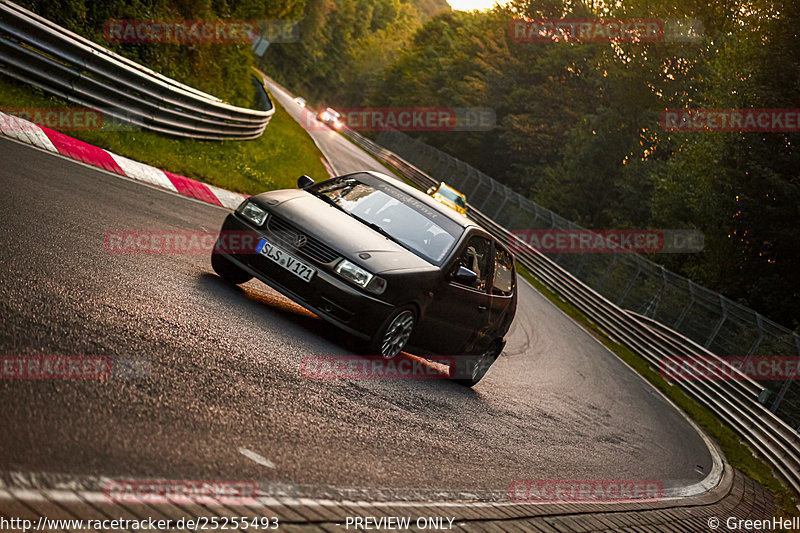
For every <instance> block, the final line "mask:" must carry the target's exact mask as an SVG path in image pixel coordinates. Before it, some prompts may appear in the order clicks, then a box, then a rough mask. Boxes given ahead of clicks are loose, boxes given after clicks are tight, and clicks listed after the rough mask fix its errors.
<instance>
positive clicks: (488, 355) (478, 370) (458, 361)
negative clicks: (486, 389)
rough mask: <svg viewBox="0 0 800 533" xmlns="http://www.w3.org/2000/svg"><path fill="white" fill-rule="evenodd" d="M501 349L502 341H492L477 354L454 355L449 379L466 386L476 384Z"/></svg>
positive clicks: (495, 359)
mask: <svg viewBox="0 0 800 533" xmlns="http://www.w3.org/2000/svg"><path fill="white" fill-rule="evenodd" d="M502 351H503V343H502V342H500V341H494V342H492V343H491V344H489V346H487V347H486V348H485V349H484V350H483V351H482V352H481V353H480V354H479V355H471V356H461V357H456V358H455V361H454V365H455V367H453V368H451V369H450V376H451V378H450V379H451V380H452V381H455V382H456V383H460V384H461V385H465V386H467V387H472V386H474V385H477V384H478V382H479V381H480V380H481V379H483V376H485V375H486V372H487V371H488V370H489V367H491V366H492V364H493V363H494V362H495V361H497V358H498V357H500V353H501V352H502Z"/></svg>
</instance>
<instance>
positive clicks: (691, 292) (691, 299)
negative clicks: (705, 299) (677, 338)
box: [672, 280, 694, 331]
mask: <svg viewBox="0 0 800 533" xmlns="http://www.w3.org/2000/svg"><path fill="white" fill-rule="evenodd" d="M692 305H694V283H692V280H689V302H688V303H687V304H686V307H684V308H683V310H682V311H681V314H680V315H678V318H677V319H676V320H675V324H673V325H672V329H674V330H675V331H678V328H679V327H681V324H682V323H683V319H684V318H686V315H687V314H689V309H691V307H692Z"/></svg>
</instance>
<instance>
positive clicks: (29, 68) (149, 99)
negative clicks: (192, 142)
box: [0, 0, 275, 140]
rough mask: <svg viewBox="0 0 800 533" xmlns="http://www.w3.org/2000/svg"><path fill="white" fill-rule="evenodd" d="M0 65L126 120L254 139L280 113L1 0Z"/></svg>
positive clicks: (212, 136) (186, 133)
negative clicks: (232, 99)
mask: <svg viewBox="0 0 800 533" xmlns="http://www.w3.org/2000/svg"><path fill="white" fill-rule="evenodd" d="M0 72H2V73H4V74H6V75H8V76H10V77H12V78H15V79H17V80H19V81H22V82H25V83H28V84H30V85H34V86H36V87H39V88H41V89H43V90H45V91H47V92H49V93H51V94H54V95H56V96H58V97H60V98H63V99H64V100H67V101H69V102H72V103H75V104H78V105H82V106H87V107H91V108H95V109H98V110H99V111H101V112H102V113H103V114H104V115H106V116H108V117H112V118H113V119H115V120H117V121H120V122H122V123H124V124H129V125H133V126H135V127H139V128H142V129H146V130H150V131H156V132H159V133H164V134H167V135H173V136H179V137H191V138H193V139H206V140H224V139H236V140H245V139H254V138H256V137H258V136H260V135H261V134H262V133H263V132H264V128H265V127H266V125H267V123H268V122H269V120H270V118H271V117H272V115H273V114H274V113H275V109H274V107H272V106H271V103H270V108H271V109H269V110H255V109H246V108H241V107H236V106H232V105H230V104H226V103H225V102H222V101H221V100H220V99H219V98H216V97H214V96H211V95H209V94H206V93H203V92H201V91H198V90H197V89H193V88H192V87H189V86H187V85H183V84H181V83H178V82H177V81H175V80H172V79H170V78H167V77H166V76H162V75H161V74H158V73H156V72H154V71H152V70H150V69H148V68H146V67H144V66H142V65H139V64H137V63H135V62H133V61H131V60H129V59H126V58H124V57H122V56H120V55H118V54H116V53H114V52H112V51H110V50H107V49H105V48H103V47H101V46H99V45H97V44H95V43H93V42H92V41H90V40H88V39H86V38H84V37H81V36H80V35H77V34H75V33H72V32H70V31H68V30H66V29H64V28H62V27H60V26H58V25H56V24H54V23H52V22H50V21H48V20H47V19H45V18H43V17H41V16H39V15H37V14H35V13H32V12H31V11H28V10H26V9H24V8H22V7H20V6H18V5H16V4H14V3H12V2H9V1H7V0H0Z"/></svg>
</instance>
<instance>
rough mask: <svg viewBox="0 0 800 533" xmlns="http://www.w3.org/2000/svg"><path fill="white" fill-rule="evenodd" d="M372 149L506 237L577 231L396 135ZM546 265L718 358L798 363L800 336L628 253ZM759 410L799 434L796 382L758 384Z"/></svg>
mask: <svg viewBox="0 0 800 533" xmlns="http://www.w3.org/2000/svg"><path fill="white" fill-rule="evenodd" d="M376 142H377V143H378V144H379V145H381V146H383V147H385V148H386V149H388V150H390V151H392V152H394V153H395V154H397V155H398V156H400V157H402V158H403V159H405V160H406V161H408V162H409V163H411V164H413V165H414V166H415V167H417V168H419V169H420V170H422V171H424V172H425V173H427V174H429V175H430V176H432V177H434V178H436V179H438V180H440V181H445V182H447V184H448V185H451V186H453V187H455V188H456V189H458V190H459V191H461V192H462V193H464V194H465V195H466V196H467V201H468V202H469V204H470V206H471V207H473V208H475V209H476V210H478V211H480V212H481V213H483V214H484V215H486V216H487V217H489V218H490V219H491V220H493V221H494V222H495V223H497V224H498V225H500V226H502V227H503V228H505V229H506V230H508V231H511V232H518V231H527V230H549V229H557V230H581V229H583V228H581V227H580V226H578V225H577V224H574V223H573V222H571V221H569V220H567V219H565V218H563V217H561V216H559V215H557V214H556V213H554V212H552V211H550V210H549V209H547V208H544V207H542V206H541V205H539V204H537V203H536V202H533V201H532V200H530V199H528V198H526V197H524V196H522V195H520V194H518V193H516V192H514V191H512V190H511V189H509V188H508V187H506V186H504V185H502V184H501V183H499V182H498V181H496V180H495V179H493V178H491V177H490V176H488V175H486V174H484V173H483V172H481V171H479V170H477V169H476V168H474V167H471V166H470V165H468V164H466V163H464V162H463V161H461V160H459V159H456V158H454V157H452V156H450V155H448V154H446V153H444V152H442V151H441V150H438V149H436V148H434V147H432V146H429V145H427V144H424V143H422V142H420V141H417V140H415V139H412V138H411V137H409V136H407V135H405V134H403V133H401V132H398V131H383V132H381V133H380V134H379V135H378V137H377V139H376ZM550 259H552V260H553V261H555V262H556V263H557V264H558V265H559V266H561V267H562V268H564V269H565V270H567V271H568V272H570V273H571V274H572V275H574V276H575V277H576V278H578V279H579V280H580V281H582V282H583V283H585V284H586V285H588V286H589V287H591V288H592V289H594V290H595V291H597V292H598V293H600V294H602V295H603V296H604V297H606V298H608V299H609V300H610V301H611V302H613V303H615V304H617V305H618V306H619V307H622V308H624V309H628V310H630V311H633V312H635V313H638V314H640V315H643V316H646V317H648V318H651V319H653V320H655V321H656V322H658V323H660V324H663V325H664V326H667V327H668V328H671V329H673V330H675V331H677V332H679V333H681V334H683V335H684V336H686V337H688V338H689V339H692V340H693V341H695V342H696V343H697V344H699V345H701V346H703V347H705V348H706V349H708V350H709V351H711V352H713V353H714V354H716V355H718V356H720V357H722V358H736V359H737V360H739V361H741V362H743V363H746V362H747V361H748V360H749V359H751V358H754V357H790V358H800V336H798V335H797V334H795V333H793V332H792V331H791V330H789V329H787V328H785V327H783V326H781V325H779V324H777V323H775V322H773V321H771V320H769V319H768V318H766V317H764V316H763V315H760V314H759V313H757V312H755V311H753V310H752V309H749V308H747V307H744V306H743V305H741V304H738V303H736V302H734V301H732V300H730V299H728V298H726V297H725V296H723V295H721V294H719V293H717V292H714V291H711V290H709V289H706V288H704V287H701V286H699V285H697V284H696V283H693V282H692V281H691V280H689V279H687V278H684V277H682V276H679V275H678V274H675V273H673V272H670V271H668V270H666V269H665V268H664V267H663V266H662V265H659V264H657V263H654V262H653V261H651V260H649V259H647V258H646V257H644V256H642V255H639V254H634V253H560V254H551V255H550ZM758 381H759V383H760V384H761V385H763V386H764V387H765V388H766V389H767V390H768V391H769V393H768V394H765V395H763V397H762V403H763V404H764V405H765V406H766V407H767V408H769V410H770V411H772V412H773V413H775V414H776V415H777V416H778V417H779V418H780V419H782V420H783V421H785V422H786V423H787V424H789V425H790V426H792V427H793V428H795V429H796V430H798V431H800V383H799V382H798V380H796V379H795V380H792V379H782V380H780V381H765V380H758Z"/></svg>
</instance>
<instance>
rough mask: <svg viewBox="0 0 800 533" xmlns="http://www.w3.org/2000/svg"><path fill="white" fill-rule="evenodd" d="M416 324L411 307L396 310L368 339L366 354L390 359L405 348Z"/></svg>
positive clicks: (414, 314) (415, 317) (415, 316)
mask: <svg viewBox="0 0 800 533" xmlns="http://www.w3.org/2000/svg"><path fill="white" fill-rule="evenodd" d="M416 323H417V315H416V313H414V309H413V308H412V307H400V308H398V309H396V310H395V311H394V312H393V313H392V314H391V315H390V316H389V318H387V319H386V321H385V322H384V323H383V325H382V326H381V328H380V329H379V330H378V331H377V332H376V333H375V335H373V337H372V339H370V342H369V345H368V347H367V352H368V353H369V354H370V355H381V356H382V357H384V358H386V359H391V358H392V357H394V356H396V355H397V354H399V353H400V352H402V351H403V349H404V348H405V347H406V344H408V339H409V338H411V333H412V332H413V331H414V326H416Z"/></svg>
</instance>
